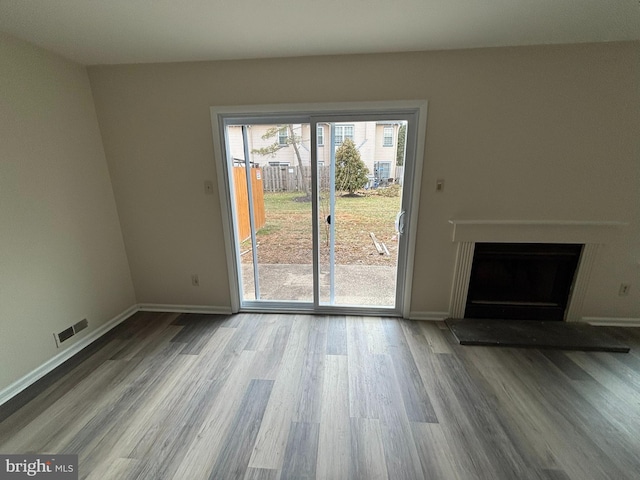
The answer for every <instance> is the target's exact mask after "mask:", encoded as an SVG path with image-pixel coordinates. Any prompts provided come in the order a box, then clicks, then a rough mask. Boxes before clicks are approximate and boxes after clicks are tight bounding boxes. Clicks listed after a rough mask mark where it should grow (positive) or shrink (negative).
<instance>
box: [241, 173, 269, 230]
mask: <svg viewBox="0 0 640 480" xmlns="http://www.w3.org/2000/svg"><path fill="white" fill-rule="evenodd" d="M233 185H234V187H235V192H236V212H237V219H236V225H237V228H238V232H237V233H238V239H239V240H240V241H243V240H246V239H247V238H249V236H250V235H251V224H250V223H249V190H248V189H247V173H246V170H245V168H244V167H233ZM251 187H252V188H251V192H252V194H253V212H254V216H255V222H256V231H257V230H259V229H261V228H262V227H264V226H265V223H266V216H265V212H264V193H263V192H264V187H263V175H262V171H261V169H260V168H252V169H251Z"/></svg>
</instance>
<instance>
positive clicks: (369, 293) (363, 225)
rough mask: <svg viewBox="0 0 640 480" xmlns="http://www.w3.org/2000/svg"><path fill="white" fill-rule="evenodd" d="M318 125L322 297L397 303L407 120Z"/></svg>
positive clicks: (362, 302) (356, 303) (324, 299)
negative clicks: (320, 138) (397, 223)
mask: <svg viewBox="0 0 640 480" xmlns="http://www.w3.org/2000/svg"><path fill="white" fill-rule="evenodd" d="M318 127H319V130H320V127H322V128H323V132H322V133H323V135H324V137H325V138H327V139H328V138H332V141H325V142H324V145H320V144H319V145H318V152H317V155H318V184H319V192H318V205H319V217H320V218H319V222H320V229H319V235H320V239H319V245H320V259H319V267H320V303H321V304H323V305H344V306H347V305H352V306H386V307H394V306H395V299H396V276H397V264H398V242H399V238H398V234H397V232H396V229H395V219H396V215H397V214H398V213H399V212H400V210H401V203H402V184H403V165H404V153H405V148H404V138H405V134H406V122H404V121H383V122H381V121H369V122H349V124H319V125H318ZM332 128H333V136H332ZM385 133H386V138H385ZM390 133H391V142H389V137H390Z"/></svg>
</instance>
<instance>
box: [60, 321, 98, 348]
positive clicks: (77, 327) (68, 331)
mask: <svg viewBox="0 0 640 480" xmlns="http://www.w3.org/2000/svg"><path fill="white" fill-rule="evenodd" d="M88 325H89V322H88V321H87V319H86V318H84V319H82V320H80V321H79V322H78V323H76V324H74V325H72V326H70V327H69V328H65V329H64V330H63V331H61V332H60V333H54V334H53V338H54V339H55V341H56V347H60V344H61V343H62V342H64V341H66V340H69V339H70V338H71V337H73V336H74V335H75V334H76V333H78V332H80V331H81V330H84V329H85V328H87V326H88Z"/></svg>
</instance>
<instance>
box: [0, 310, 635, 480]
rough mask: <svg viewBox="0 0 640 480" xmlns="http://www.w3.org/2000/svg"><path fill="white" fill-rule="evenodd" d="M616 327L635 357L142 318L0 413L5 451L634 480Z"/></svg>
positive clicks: (266, 472)
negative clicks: (15, 407)
mask: <svg viewBox="0 0 640 480" xmlns="http://www.w3.org/2000/svg"><path fill="white" fill-rule="evenodd" d="M609 332H610V333H613V334H615V335H617V336H624V338H625V339H626V341H627V343H629V344H630V345H631V347H632V350H631V353H629V354H620V353H584V352H563V351H539V350H532V349H502V348H492V347H462V346H459V345H457V344H454V343H453V341H452V337H451V335H450V333H449V332H448V330H446V327H445V326H444V324H439V323H428V322H411V321H404V320H398V319H388V318H363V317H347V318H345V317H312V316H306V315H266V314H265V315H255V314H241V315H235V316H231V317H224V316H213V315H178V314H167V313H138V314H136V315H135V316H134V317H132V318H131V319H129V320H128V321H127V322H125V323H123V324H122V325H120V326H119V327H117V328H116V329H114V330H112V332H110V333H109V334H108V335H107V336H106V337H103V339H101V340H100V341H99V342H98V343H97V344H95V345H94V346H93V347H90V350H89V351H88V352H85V353H84V354H83V355H82V357H81V359H82V361H79V360H78V359H76V360H75V361H73V362H71V364H70V365H67V366H66V367H65V368H64V369H63V371H61V372H57V373H56V374H54V375H53V376H51V377H49V379H48V380H45V385H44V387H42V388H44V390H42V388H41V389H40V390H41V391H40V393H39V394H37V395H32V396H33V399H32V400H31V401H29V402H28V403H26V405H24V406H22V407H21V408H20V409H18V410H17V411H16V412H15V413H13V414H12V415H10V416H8V417H7V418H5V419H4V420H3V421H2V423H0V452H2V453H31V452H37V453H75V454H78V455H79V468H80V478H90V479H101V480H106V479H118V480H120V479H130V478H140V479H153V480H157V479H178V480H199V479H278V478H281V479H292V478H297V479H312V478H323V479H332V480H334V479H335V480H339V479H367V480H370V479H386V478H388V479H392V480H402V479H423V478H429V479H432V478H433V479H492V480H493V479H509V480H513V479H554V480H556V479H579V480H585V479H608V478H610V479H617V480H621V479H632V478H635V479H637V478H640V331H639V329H614V328H612V329H609ZM32 392H33V390H32ZM27 396H28V395H27ZM21 398H22V399H23V400H24V398H26V397H25V396H24V395H23V396H22V397H21ZM5 410H6V406H5ZM0 418H1V417H0Z"/></svg>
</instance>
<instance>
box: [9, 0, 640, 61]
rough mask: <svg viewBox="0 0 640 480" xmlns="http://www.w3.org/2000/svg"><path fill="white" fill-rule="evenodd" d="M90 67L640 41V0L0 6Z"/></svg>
mask: <svg viewBox="0 0 640 480" xmlns="http://www.w3.org/2000/svg"><path fill="white" fill-rule="evenodd" d="M0 31H3V32H5V33H8V34H10V35H13V36H15V37H18V38H21V39H24V40H27V41H29V42H31V43H34V44H36V45H39V46H41V47H44V48H46V49H48V50H52V51H54V52H57V53H59V54H61V55H63V56H65V57H67V58H70V59H72V60H75V61H77V62H79V63H82V64H85V65H94V64H118V63H149V62H174V61H190V60H221V59H240V58H268V57H288V56H303V55H326V54H348V53H374V52H399V51H416V50H441V49H457V48H477V47H494V46H516V45H539V44H559V43H584V42H609V41H619V40H640V0H351V1H349V2H344V1H338V0H0Z"/></svg>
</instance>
